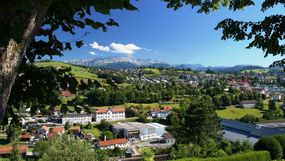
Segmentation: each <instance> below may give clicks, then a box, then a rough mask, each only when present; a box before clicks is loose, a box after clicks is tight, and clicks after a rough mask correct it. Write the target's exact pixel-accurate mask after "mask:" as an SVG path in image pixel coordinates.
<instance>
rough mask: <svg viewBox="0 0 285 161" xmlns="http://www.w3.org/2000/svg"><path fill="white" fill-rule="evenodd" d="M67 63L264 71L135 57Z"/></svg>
mask: <svg viewBox="0 0 285 161" xmlns="http://www.w3.org/2000/svg"><path fill="white" fill-rule="evenodd" d="M64 62H66V63H70V64H74V65H81V66H87V67H99V68H106V69H126V68H127V69H131V68H135V67H141V66H153V67H164V68H170V67H171V68H177V69H187V68H191V69H192V70H196V71H206V70H208V69H210V70H213V71H221V72H230V71H241V70H249V69H264V67H261V66H257V65H236V66H233V67H226V66H203V65H201V64H174V65H170V64H167V63H165V62H162V61H157V60H151V59H136V58H134V57H109V58H90V59H76V60H70V61H64Z"/></svg>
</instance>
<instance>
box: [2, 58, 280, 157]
mask: <svg viewBox="0 0 285 161" xmlns="http://www.w3.org/2000/svg"><path fill="white" fill-rule="evenodd" d="M55 64H56V66H57V68H58V69H61V68H64V66H66V65H68V66H69V67H70V68H71V69H72V70H71V72H74V71H73V70H74V69H76V70H79V69H80V70H82V71H81V72H85V76H84V77H79V76H78V75H76V73H75V74H74V77H75V78H76V79H78V80H79V82H80V83H79V84H78V89H77V91H76V92H75V93H71V91H69V90H68V88H65V89H63V88H61V90H60V95H59V97H58V99H60V100H61V104H60V105H56V106H54V107H52V106H50V105H46V107H45V108H43V109H36V110H34V109H32V108H33V107H30V108H27V106H29V104H26V103H22V104H21V107H19V108H18V110H16V109H15V115H14V116H13V117H9V119H8V126H2V134H1V136H2V138H3V139H2V142H4V144H3V145H2V146H1V147H0V154H1V156H2V157H9V155H10V154H11V151H12V145H13V144H11V143H9V140H10V141H11V142H13V140H15V138H14V136H13V135H16V134H17V133H18V132H17V130H18V131H20V133H19V134H17V137H18V140H19V145H20V148H19V150H20V152H21V153H22V155H23V156H24V158H37V157H39V156H42V155H43V154H42V153H43V152H40V151H38V150H37V148H38V145H39V144H40V143H42V142H49V141H51V140H53V139H54V138H57V137H66V136H68V137H72V138H76V139H79V140H85V141H87V142H89V143H90V144H91V145H92V147H93V148H95V149H100V150H102V151H108V153H105V154H104V155H105V156H107V157H111V158H114V159H115V158H117V159H120V160H128V158H140V157H141V156H142V155H143V153H144V152H143V149H145V148H151V149H152V150H153V151H154V154H155V155H156V157H158V158H160V157H161V158H162V159H163V158H172V159H179V158H183V157H187V156H189V155H190V154H184V155H185V156H183V155H182V156H180V157H179V156H176V155H174V154H173V153H177V152H176V151H175V149H173V148H172V147H173V146H174V145H176V144H177V142H178V143H179V144H178V145H180V144H181V143H183V142H181V139H182V138H183V137H182V138H179V137H180V136H179V134H177V133H176V132H177V130H179V129H178V127H175V126H176V125H175V124H179V126H181V125H183V123H181V122H179V121H177V120H176V121H177V122H175V119H177V115H181V112H182V111H181V110H182V109H187V108H188V106H189V103H191V102H192V100H193V98H197V97H207V98H209V99H210V102H209V103H210V104H211V107H212V109H211V110H212V111H214V113H215V115H216V116H217V118H218V119H219V120H220V121H217V122H216V123H218V124H219V126H220V128H218V129H217V134H216V135H217V136H216V137H218V135H219V136H220V137H221V138H220V139H222V140H223V142H221V143H223V144H225V143H227V144H233V145H232V146H234V145H235V144H236V143H239V144H241V146H245V147H244V148H247V149H245V150H248V149H251V148H252V147H251V146H252V145H254V144H255V143H257V142H258V141H259V140H260V139H261V138H263V137H266V136H274V135H278V134H285V119H284V117H285V115H284V112H283V111H284V110H285V103H284V95H285V86H284V85H285V77H284V72H283V71H282V70H280V69H278V68H277V69H252V70H241V71H239V72H215V71H212V70H206V71H193V70H191V69H174V68H162V67H160V68H157V67H140V68H134V69H119V70H108V69H98V68H86V67H81V66H74V65H69V64H65V63H61V62H38V63H35V65H36V66H38V67H44V68H47V66H49V65H50V66H54V65H55ZM87 73H88V74H87ZM92 74H93V75H96V78H94V77H92ZM90 75H91V76H90ZM110 100H111V101H110ZM43 110H44V111H43ZM212 114H213V113H212ZM212 114H209V115H207V116H205V117H213V116H211V115H212ZM195 117H197V116H194V118H195ZM17 119H18V120H17ZM206 119H207V118H206ZM15 122H20V124H15ZM214 124H215V123H214ZM16 125H17V126H16ZM177 126H178V125H177ZM197 126H200V125H197ZM176 128H177V129H176ZM182 128H183V127H182ZM5 131H6V132H5ZM177 137H178V138H177ZM16 140H17V139H16ZM224 142H225V143H224ZM221 143H217V144H221ZM5 144H6V145H5ZM244 144H246V145H244ZM247 144H248V145H247ZM217 146H218V145H217ZM180 148H185V147H180ZM217 148H218V147H217ZM177 150H179V149H177ZM180 150H181V149H180ZM220 150H222V149H220ZM216 151H219V150H218V149H217V150H216ZM215 155H218V154H217V152H215V151H214V152H213V154H212V156H215ZM190 156H191V155H190Z"/></svg>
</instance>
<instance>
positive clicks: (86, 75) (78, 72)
mask: <svg viewBox="0 0 285 161" xmlns="http://www.w3.org/2000/svg"><path fill="white" fill-rule="evenodd" d="M35 65H36V66H39V67H48V66H53V67H65V68H69V67H71V73H72V74H73V75H74V77H76V78H77V80H80V79H83V80H85V81H87V80H88V79H91V80H97V81H99V82H100V83H101V84H105V82H106V81H105V79H101V78H98V77H97V75H96V74H94V73H91V72H89V71H88V69H85V68H83V67H79V66H75V65H70V64H66V63H62V62H37V63H35Z"/></svg>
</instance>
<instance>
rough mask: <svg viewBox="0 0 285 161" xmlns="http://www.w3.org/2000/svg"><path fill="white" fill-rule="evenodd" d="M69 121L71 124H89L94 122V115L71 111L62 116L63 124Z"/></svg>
mask: <svg viewBox="0 0 285 161" xmlns="http://www.w3.org/2000/svg"><path fill="white" fill-rule="evenodd" d="M66 122H69V123H70V124H74V123H80V124H88V122H92V115H89V114H86V113H70V114H66V115H64V116H62V124H65V123H66Z"/></svg>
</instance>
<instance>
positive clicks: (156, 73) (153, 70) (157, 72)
mask: <svg viewBox="0 0 285 161" xmlns="http://www.w3.org/2000/svg"><path fill="white" fill-rule="evenodd" d="M144 70H145V71H148V72H151V74H145V76H156V75H159V74H161V73H160V71H159V70H158V69H152V68H145V69H144Z"/></svg>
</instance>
